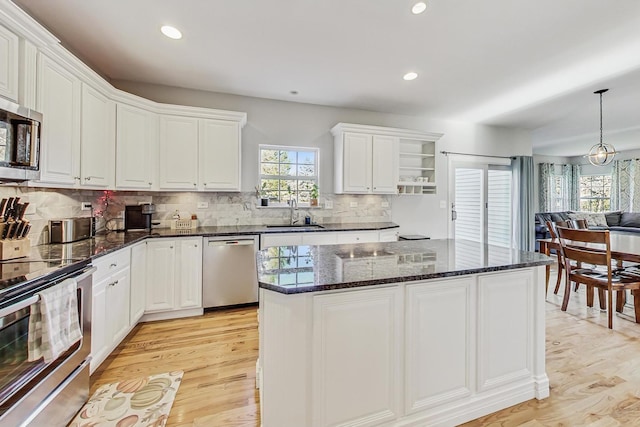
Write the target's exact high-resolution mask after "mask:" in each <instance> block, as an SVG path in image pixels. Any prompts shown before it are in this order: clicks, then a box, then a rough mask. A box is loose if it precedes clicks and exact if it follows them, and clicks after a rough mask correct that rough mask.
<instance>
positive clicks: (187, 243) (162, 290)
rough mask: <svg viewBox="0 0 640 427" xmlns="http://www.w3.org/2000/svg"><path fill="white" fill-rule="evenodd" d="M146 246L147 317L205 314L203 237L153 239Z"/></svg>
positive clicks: (149, 318)
mask: <svg viewBox="0 0 640 427" xmlns="http://www.w3.org/2000/svg"><path fill="white" fill-rule="evenodd" d="M146 245H147V253H146V306H145V313H146V314H145V319H148V320H155V319H160V318H170V317H178V316H177V315H174V314H175V313H177V312H180V311H182V310H195V311H193V312H187V313H186V314H187V315H188V314H197V312H199V313H202V237H185V238H175V239H174V238H166V239H151V240H149V241H147V242H146ZM154 313H156V314H158V315H157V316H155V315H151V316H150V314H154ZM160 313H169V314H168V315H167V316H165V315H162V314H160ZM171 313H174V314H171Z"/></svg>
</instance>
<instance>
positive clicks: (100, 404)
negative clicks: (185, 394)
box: [69, 371, 184, 427]
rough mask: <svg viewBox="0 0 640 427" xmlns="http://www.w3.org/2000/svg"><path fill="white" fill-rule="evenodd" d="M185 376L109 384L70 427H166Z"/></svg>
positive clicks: (154, 377) (180, 373) (175, 372)
mask: <svg viewBox="0 0 640 427" xmlns="http://www.w3.org/2000/svg"><path fill="white" fill-rule="evenodd" d="M183 374H184V372H182V371H174V372H169V373H165V374H158V375H152V376H150V377H144V378H133V379H129V380H124V381H121V382H119V383H115V384H106V385H104V386H102V387H100V388H99V389H98V390H96V392H95V393H94V394H93V396H91V399H89V401H88V402H87V403H86V404H85V405H84V406H83V407H82V409H81V410H80V412H78V415H76V417H75V418H74V419H73V421H71V424H69V427H94V426H95V427H112V426H113V427H164V426H165V425H166V424H167V419H168V418H169V411H170V410H171V405H173V400H174V399H175V397H176V392H177V391H178V387H179V386H180V381H181V380H182V375H183Z"/></svg>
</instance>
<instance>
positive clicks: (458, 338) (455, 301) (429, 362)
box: [405, 276, 475, 414]
mask: <svg viewBox="0 0 640 427" xmlns="http://www.w3.org/2000/svg"><path fill="white" fill-rule="evenodd" d="M474 288H475V277H473V276H465V277H461V278H454V279H448V280H438V281H425V282H420V283H413V284H408V285H406V311H407V315H406V331H407V333H406V342H405V370H406V374H405V379H406V382H405V412H406V413H407V414H411V413H416V412H419V411H422V410H425V409H428V408H432V407H434V406H439V405H442V404H443V403H447V402H450V401H452V400H458V399H460V398H462V397H467V396H470V395H471V394H472V390H473V387H474V383H475V382H474V380H473V376H472V372H473V366H471V361H472V360H473V359H474V358H473V343H474V341H473V340H472V337H473V336H474V335H475V334H474V331H475V322H473V321H472V320H473V313H474V311H472V310H473V307H472V291H473V290H474Z"/></svg>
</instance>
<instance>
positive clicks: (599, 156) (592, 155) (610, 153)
mask: <svg viewBox="0 0 640 427" xmlns="http://www.w3.org/2000/svg"><path fill="white" fill-rule="evenodd" d="M608 90H609V89H600V90H597V91H595V92H593V93H597V94H599V95H600V143H598V144H596V145H594V146H593V147H591V150H589V154H587V155H586V156H585V157H587V158H588V159H589V163H591V164H592V165H594V166H605V165H608V164H609V163H611V161H612V160H613V158H614V157H615V155H616V153H617V151H616V149H615V148H614V147H613V145H611V144H605V143H604V142H602V94H603V93H605V92H606V91H608Z"/></svg>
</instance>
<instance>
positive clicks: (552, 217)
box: [535, 211, 640, 250]
mask: <svg viewBox="0 0 640 427" xmlns="http://www.w3.org/2000/svg"><path fill="white" fill-rule="evenodd" d="M535 219H536V222H535V228H536V240H538V239H548V238H550V237H551V236H550V235H549V230H548V229H547V225H546V222H547V221H552V222H556V221H569V220H572V219H586V220H587V226H588V227H589V228H590V229H593V230H611V231H629V232H633V233H640V212H621V211H614V212H603V213H593V212H574V211H562V212H539V213H536V215H535ZM537 249H538V245H537V244H536V250H537Z"/></svg>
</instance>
